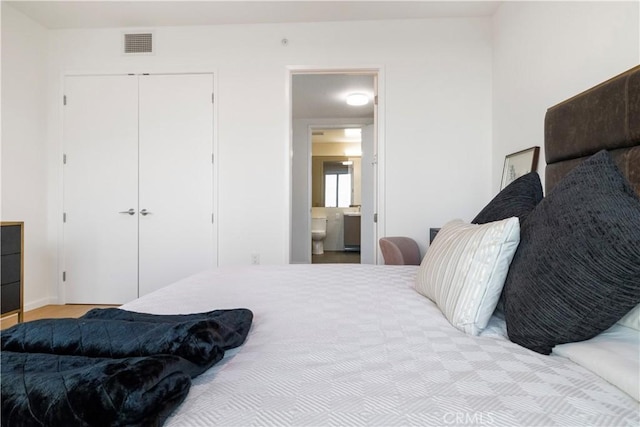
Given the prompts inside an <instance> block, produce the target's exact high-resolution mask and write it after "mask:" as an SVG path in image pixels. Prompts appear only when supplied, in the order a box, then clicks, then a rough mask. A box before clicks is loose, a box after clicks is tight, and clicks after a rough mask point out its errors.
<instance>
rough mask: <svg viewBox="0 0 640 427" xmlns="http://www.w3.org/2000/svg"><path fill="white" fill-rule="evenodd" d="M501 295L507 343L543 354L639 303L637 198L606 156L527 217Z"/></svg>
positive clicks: (584, 166) (585, 165) (588, 334)
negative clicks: (513, 343) (503, 305)
mask: <svg viewBox="0 0 640 427" xmlns="http://www.w3.org/2000/svg"><path fill="white" fill-rule="evenodd" d="M503 296H504V298H505V318H506V322H507V333H508V335H509V339H510V340H511V341H513V342H515V343H517V344H520V345H522V346H524V347H527V348H529V349H531V350H534V351H537V352H538V353H542V354H549V353H550V352H551V349H552V348H553V346H555V345H556V344H562V343H566V342H574V341H582V340H586V339H589V338H592V337H594V336H596V335H597V334H599V333H600V332H602V331H604V330H605V329H607V328H609V327H610V326H612V325H613V324H614V323H615V322H616V321H618V320H619V319H620V318H622V317H623V316H624V315H625V314H626V313H627V312H628V311H629V310H631V309H632V308H633V307H634V306H635V305H637V304H638V303H640V198H638V196H637V195H636V194H635V192H634V191H633V189H632V188H631V186H630V185H629V183H628V182H627V180H626V179H625V177H624V176H623V175H622V174H621V173H620V171H619V170H618V168H617V167H616V165H615V164H614V162H613V161H612V159H611V157H610V156H609V153H607V152H606V151H600V152H599V153H597V154H595V155H593V156H592V157H590V158H589V159H587V160H585V161H584V162H582V163H581V164H580V165H579V166H577V167H576V168H575V169H573V170H572V171H571V172H570V173H569V174H568V175H567V176H566V177H565V178H564V179H563V180H561V181H560V182H559V183H558V184H557V186H556V187H555V188H554V189H553V191H552V192H551V193H550V194H549V195H548V196H547V197H546V198H545V199H544V200H543V201H542V202H540V204H538V206H537V207H536V208H535V209H534V210H533V212H531V214H529V217H528V218H527V220H526V221H524V223H523V224H522V226H521V233H520V245H519V247H518V250H517V251H516V254H515V256H514V258H513V261H512V262H511V266H510V269H509V273H508V275H507V279H506V282H505V286H504V292H503Z"/></svg>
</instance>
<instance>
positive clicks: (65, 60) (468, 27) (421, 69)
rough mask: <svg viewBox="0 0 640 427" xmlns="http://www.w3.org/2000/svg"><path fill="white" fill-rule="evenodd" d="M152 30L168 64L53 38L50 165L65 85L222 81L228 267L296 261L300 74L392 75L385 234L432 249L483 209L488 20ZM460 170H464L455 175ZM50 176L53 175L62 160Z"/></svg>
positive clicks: (388, 82) (113, 47)
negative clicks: (118, 75)
mask: <svg viewBox="0 0 640 427" xmlns="http://www.w3.org/2000/svg"><path fill="white" fill-rule="evenodd" d="M154 31H155V37H156V46H157V53H156V54H155V55H151V56H138V57H125V56H123V55H121V54H120V52H119V47H120V37H121V33H122V30H121V29H100V30H56V31H50V37H51V51H50V58H51V62H50V70H49V81H48V84H49V85H50V87H51V88H52V94H53V95H52V96H51V99H50V100H49V115H48V116H49V117H50V118H51V122H50V132H49V134H48V137H49V144H50V146H51V147H52V148H53V150H52V156H53V157H52V158H54V157H55V158H57V157H56V156H59V155H60V153H61V152H62V147H61V138H60V134H61V133H60V124H61V118H60V114H61V107H60V105H59V96H60V95H61V94H62V88H61V82H62V76H63V75H64V74H65V73H105V72H167V71H175V72H185V71H213V72H214V73H215V76H216V77H215V78H216V85H217V95H216V108H217V117H216V131H217V135H216V146H217V152H218V155H217V158H218V182H217V188H218V190H219V193H218V215H217V217H218V219H219V222H218V227H219V248H218V254H219V263H220V265H230V264H250V261H251V254H252V253H259V254H260V260H261V262H262V263H265V264H267V263H288V262H289V234H290V230H289V227H290V224H289V223H290V213H289V203H290V194H289V193H290V183H289V181H290V151H291V149H290V141H289V135H290V130H289V126H290V118H289V114H290V113H289V108H290V106H289V99H288V95H289V88H288V85H289V72H290V70H291V69H295V68H298V69H299V68H301V67H302V68H304V67H313V68H325V69H326V68H332V67H334V68H340V69H343V68H352V67H355V68H378V69H381V70H382V75H383V76H384V79H385V80H384V82H382V85H384V87H385V97H384V98H383V99H381V102H382V103H384V106H383V110H384V111H386V114H385V117H384V119H383V120H384V133H383V134H382V135H381V138H382V139H383V140H384V141H385V143H386V147H385V149H386V174H385V176H384V182H385V188H384V190H385V192H386V212H387V215H386V218H381V220H383V221H384V222H385V225H386V232H387V234H405V235H410V236H412V237H415V238H416V239H418V240H419V241H420V242H421V244H423V245H426V242H427V241H428V237H427V236H428V228H429V227H430V226H439V225H440V224H441V222H442V221H443V220H444V219H448V218H451V217H463V218H467V219H469V218H470V217H471V216H472V214H473V213H474V212H473V209H470V208H469V202H471V205H479V204H480V203H481V201H484V200H486V199H487V197H488V196H489V190H490V187H489V173H490V172H489V165H490V158H491V156H490V151H491V149H490V144H491V141H490V135H491V131H490V127H491V121H490V117H491V90H490V82H491V47H490V40H491V31H490V21H489V20H488V19H482V18H477V19H434V20H407V21H384V22H351V23H349V22H338V23H321V24H288V25H287V24H278V25H234V26H209V27H171V28H155V29H154ZM284 37H286V38H287V39H288V40H289V43H288V45H287V46H286V47H285V46H283V45H282V43H281V40H282V38H284ZM56 152H57V154H55V153H56ZM452 158H454V159H455V161H454V163H453V165H451V164H447V163H448V161H449V159H452ZM445 160H447V161H446V162H445ZM50 166H51V167H52V168H56V164H55V162H54V161H51V162H50ZM59 168H60V167H59V166H58V167H57V170H59ZM443 174H445V175H446V176H447V179H445V180H443V179H442V175H443ZM479 177H481V178H479ZM52 178H54V179H57V181H56V183H55V185H54V186H53V188H52V190H51V196H52V198H53V199H54V200H55V201H56V202H55V203H51V204H50V205H49V211H50V218H51V221H54V222H56V223H59V220H58V219H57V215H58V213H59V212H61V206H60V196H59V194H60V193H61V190H60V189H61V185H62V183H61V180H60V178H59V174H58V175H57V176H56V174H55V173H52ZM52 227H53V224H52Z"/></svg>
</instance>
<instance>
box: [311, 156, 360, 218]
mask: <svg viewBox="0 0 640 427" xmlns="http://www.w3.org/2000/svg"><path fill="white" fill-rule="evenodd" d="M311 175H312V179H311V181H312V191H311V193H312V195H311V206H313V207H345V208H346V207H350V206H357V205H360V204H361V199H360V192H361V191H360V158H359V157H347V156H313V157H312V165H311Z"/></svg>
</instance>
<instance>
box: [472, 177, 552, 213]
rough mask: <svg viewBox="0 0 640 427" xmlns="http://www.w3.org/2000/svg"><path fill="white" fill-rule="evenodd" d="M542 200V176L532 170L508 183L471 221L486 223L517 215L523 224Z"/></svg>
mask: <svg viewBox="0 0 640 427" xmlns="http://www.w3.org/2000/svg"><path fill="white" fill-rule="evenodd" d="M540 200H542V185H541V184H540V177H539V176H538V174H537V173H536V172H530V173H528V174H526V175H522V176H521V177H520V178H518V179H516V180H515V181H513V182H512V183H511V184H509V185H507V186H506V187H505V188H504V189H503V190H502V191H501V192H499V193H498V195H497V196H496V197H494V198H493V199H492V200H491V201H490V202H489V204H488V205H487V206H485V207H484V208H483V209H482V210H481V211H480V213H479V214H478V215H477V216H476V217H475V218H474V219H473V220H472V221H471V223H472V224H486V223H488V222H493V221H500V220H503V219H506V218H511V217H512V216H517V217H518V219H519V220H520V224H522V222H523V221H524V220H525V219H526V218H527V216H528V215H529V213H530V212H531V211H532V210H533V208H535V207H536V205H537V204H538V203H540Z"/></svg>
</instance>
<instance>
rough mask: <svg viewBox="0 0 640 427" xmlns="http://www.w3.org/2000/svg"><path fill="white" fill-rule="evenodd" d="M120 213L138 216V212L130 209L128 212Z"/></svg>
mask: <svg viewBox="0 0 640 427" xmlns="http://www.w3.org/2000/svg"><path fill="white" fill-rule="evenodd" d="M118 213H122V214H129V215H135V214H136V211H135V209H133V208H131V209H129V210H128V211H120V212H118Z"/></svg>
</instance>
